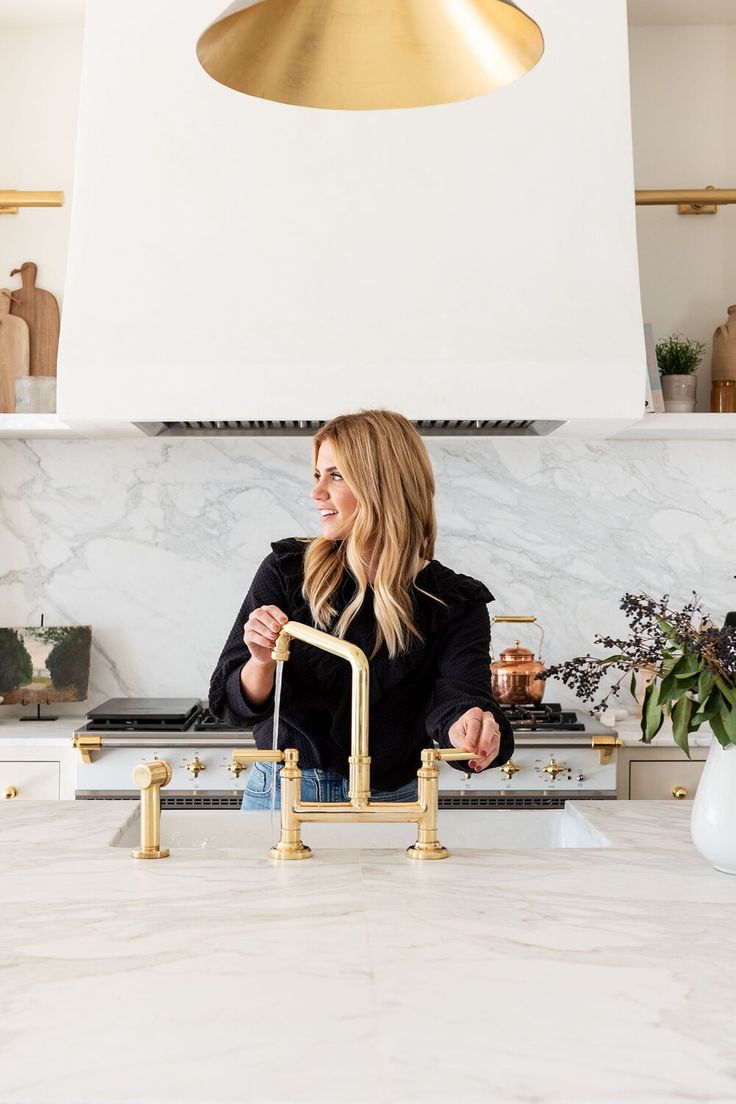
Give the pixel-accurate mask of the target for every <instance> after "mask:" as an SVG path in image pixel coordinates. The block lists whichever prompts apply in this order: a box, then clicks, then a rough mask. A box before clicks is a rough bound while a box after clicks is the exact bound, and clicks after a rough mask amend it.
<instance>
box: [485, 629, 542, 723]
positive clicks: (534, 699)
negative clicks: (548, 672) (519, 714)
mask: <svg viewBox="0 0 736 1104" xmlns="http://www.w3.org/2000/svg"><path fill="white" fill-rule="evenodd" d="M494 621H502V622H509V621H514V622H524V623H525V624H536V621H537V619H536V617H493V618H491V623H493V622H494ZM536 627H537V628H538V629H539V631H540V633H541V634H542V635H541V638H540V641H539V659H535V658H534V652H532V651H530V650H529V648H523V647H522V646H521V644H520V642H519V641H518V640H516V641H515V642H514V646H513V648H506V649H505V650H504V651H503V652H501V658H500V659H497V660H494V662H493V663H491V686H492V691H493V696H494V698H495V699H496V701H498V702H499V703H500V704H501V705H536V704H538V703H539V702H541V700H542V697H543V695H544V683H545V680H544V679H537V678H535V677H534V676H535V675H537V674H540V673H541V672H542V671H543V670H544V663H543V661H542V642H543V640H544V629H543V628H542V626H541V625H538V624H536ZM491 658H493V646H491Z"/></svg>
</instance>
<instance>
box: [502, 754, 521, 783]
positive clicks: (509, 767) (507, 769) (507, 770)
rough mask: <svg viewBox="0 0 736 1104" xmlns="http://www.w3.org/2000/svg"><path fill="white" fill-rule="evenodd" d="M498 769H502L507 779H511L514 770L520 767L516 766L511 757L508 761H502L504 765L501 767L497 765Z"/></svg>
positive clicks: (514, 772) (518, 769)
mask: <svg viewBox="0 0 736 1104" xmlns="http://www.w3.org/2000/svg"><path fill="white" fill-rule="evenodd" d="M498 769H499V770H500V771H503V773H504V774H505V775H506V777H507V778H508V780H509V781H511V779H512V778H513V777H514V775H515V774H516V772H517V771H520V770H521V767H517V765H516V763H515V762H514V761H513V759H509V761H508V763H504V765H503V766H502V767H499V768H498Z"/></svg>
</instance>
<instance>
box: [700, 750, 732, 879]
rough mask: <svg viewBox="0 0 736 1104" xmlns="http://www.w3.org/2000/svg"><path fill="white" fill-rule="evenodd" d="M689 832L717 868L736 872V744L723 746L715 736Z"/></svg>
mask: <svg viewBox="0 0 736 1104" xmlns="http://www.w3.org/2000/svg"><path fill="white" fill-rule="evenodd" d="M690 831H691V833H692V837H693V843H694V844H695V846H696V847H697V849H698V851H699V852H700V854H701V855H702V856H703V857H704V858H706V859H707V860H708V862H709V863H711V864H712V865H713V866H714V867H715V868H716V870H722V871H723V872H724V874H736V744H729V746H728V747H725V748H724V747H721V745H720V744H719V742H718V740H717V739H716V737H715V736H714V737H713V743H712V744H711V745H710V751H709V752H708V758H707V759H706V762H705V767H704V769H703V774H702V776H701V778H700V783H699V784H698V789H697V792H696V794H695V800H694V801H693V811H692V816H691V820H690Z"/></svg>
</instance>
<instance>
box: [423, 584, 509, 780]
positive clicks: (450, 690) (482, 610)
mask: <svg viewBox="0 0 736 1104" xmlns="http://www.w3.org/2000/svg"><path fill="white" fill-rule="evenodd" d="M490 650H491V621H490V618H489V616H488V610H487V608H486V604H485V602H472V603H468V604H467V605H465V606H464V608H463V609H462V611H461V612H460V614H459V616H456V617H454V618H452V620H450V621H449V622H448V623H447V625H446V626H445V628H444V630H443V635H442V640H441V642H440V650H439V655H438V660H437V678H436V681H435V687H434V697H433V700H432V709H431V711H430V713H429V714H428V715H427V720H426V725H427V733H428V735H429V736H431V737H432V739H433V740H434V741H435V743H437V744H438V745H439V746H440V747H443V748H447V747H452V745H451V743H450V740H449V737H448V730H449V728H450V726H451V725H452V724H453V723H454V722H455V721H456V720H457V719H458V717H461V716H462V715H463V713H465V712H467V710H468V709H473V708H474V707H476V706H478V707H480V708H481V709H486V710H489V711H490V712H491V713H492V714H493V716H494V717H495V719H496V721H497V722H498V727H499V729H500V731H501V743H500V746H499V752H498V755H497V756H496V758H495V759H494V760H493V762H491V763H489V764H488V767H486V768H485V769H486V770H488V769H489V768H490V767H500V766H501V765H502V764H503V763H505V762H506V761H507V760H508V759H510V758H511V755H512V753H513V750H514V733H513V729H512V728H511V722H510V721H509V719H508V717H507V716H506V714H505V713H504V711H503V709H502V708H501V706H500V705H499V704H498V702H497V701H496V699H495V698H494V697H493V694H492V693H491V668H490V663H491V658H490ZM451 765H452V766H453V767H456V768H457V769H458V770H467V769H468V768H467V764H466V763H465V762H463V761H461V762H453V763H452V764H451Z"/></svg>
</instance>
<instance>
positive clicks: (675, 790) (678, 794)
mask: <svg viewBox="0 0 736 1104" xmlns="http://www.w3.org/2000/svg"><path fill="white" fill-rule="evenodd" d="M672 796H673V797H675V798H677V800H678V801H681V800H682V798H683V797H687V790H686V789H685V787H684V786H673V787H672Z"/></svg>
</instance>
